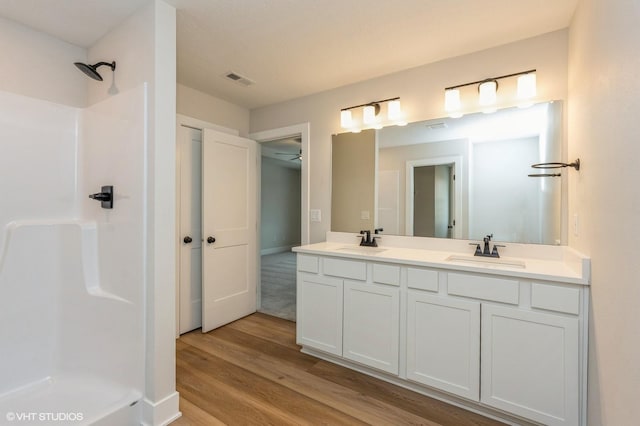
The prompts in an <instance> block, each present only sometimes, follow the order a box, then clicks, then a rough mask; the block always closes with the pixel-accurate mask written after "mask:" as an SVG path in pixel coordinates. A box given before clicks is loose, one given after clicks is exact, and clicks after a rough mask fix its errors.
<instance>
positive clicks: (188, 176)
mask: <svg viewBox="0 0 640 426" xmlns="http://www.w3.org/2000/svg"><path fill="white" fill-rule="evenodd" d="M178 147H179V148H178V149H179V160H180V190H179V208H180V225H179V229H180V235H179V238H180V241H179V247H180V249H179V255H180V285H179V298H178V299H179V309H178V311H179V317H178V331H179V333H180V334H182V333H186V332H188V331H191V330H194V329H196V328H199V327H200V326H201V324H202V206H201V204H202V203H201V181H202V177H201V168H202V130H200V129H194V128H190V127H185V126H178Z"/></svg>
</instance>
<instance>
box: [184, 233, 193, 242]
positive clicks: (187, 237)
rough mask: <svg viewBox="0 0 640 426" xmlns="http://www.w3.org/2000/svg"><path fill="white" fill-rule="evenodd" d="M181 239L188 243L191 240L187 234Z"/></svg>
mask: <svg viewBox="0 0 640 426" xmlns="http://www.w3.org/2000/svg"><path fill="white" fill-rule="evenodd" d="M182 241H184V243H185V244H189V243H190V242H191V241H193V239H192V238H191V237H190V236H188V235H187V236H186V237H184V239H183V240H182Z"/></svg>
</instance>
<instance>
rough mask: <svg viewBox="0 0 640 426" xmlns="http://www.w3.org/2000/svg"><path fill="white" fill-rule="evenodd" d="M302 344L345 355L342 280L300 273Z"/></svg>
mask: <svg viewBox="0 0 640 426" xmlns="http://www.w3.org/2000/svg"><path fill="white" fill-rule="evenodd" d="M296 320H297V324H296V329H297V337H298V339H297V340H298V344H299V345H305V346H309V347H312V348H315V349H319V350H321V351H324V352H328V353H331V354H334V355H342V280H340V279H336V278H327V277H321V276H318V275H315V274H305V273H298V287H297V314H296Z"/></svg>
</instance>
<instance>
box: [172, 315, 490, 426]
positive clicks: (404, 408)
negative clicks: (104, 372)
mask: <svg viewBox="0 0 640 426" xmlns="http://www.w3.org/2000/svg"><path fill="white" fill-rule="evenodd" d="M176 350H177V354H176V364H177V365H176V369H177V371H176V373H177V390H178V392H180V410H181V411H182V417H181V418H180V419H178V420H177V421H175V422H174V423H172V424H173V425H176V426H184V425H194V426H195V425H207V426H209V425H225V424H226V425H320V424H325V425H359V424H370V425H443V426H444V425H446V426H449V425H450V426H466V425H469V426H470V425H481V426H485V425H499V424H501V423H499V422H496V421H494V420H491V419H487V418H485V417H482V416H480V415H477V414H474V413H471V412H468V411H465V410H462V409H460V408H457V407H453V406H450V405H448V404H445V403H442V402H440V401H436V400H434V399H431V398H428V397H426V396H422V395H419V394H417V393H415V392H411V391H409V390H406V389H403V388H400V387H398V386H395V385H392V384H389V383H386V382H383V381H381V380H378V379H375V378H372V377H369V376H366V375H363V374H360V373H357V372H354V371H352V370H349V369H347V368H344V367H340V366H337V365H334V364H332V363H329V362H326V361H322V360H319V359H317V358H314V357H311V356H308V355H305V354H302V353H301V352H300V347H299V346H297V345H296V344H295V323H293V322H290V321H286V320H282V319H279V318H275V317H271V316H268V315H264V314H260V313H256V314H253V315H250V316H248V317H246V318H243V319H241V320H238V321H236V322H233V323H231V324H229V325H226V326H224V327H221V328H219V329H217V330H213V331H211V332H209V333H207V334H202V332H201V331H200V330H194V331H192V332H190V333H187V334H184V335H182V336H181V337H180V339H178V341H177V343H176Z"/></svg>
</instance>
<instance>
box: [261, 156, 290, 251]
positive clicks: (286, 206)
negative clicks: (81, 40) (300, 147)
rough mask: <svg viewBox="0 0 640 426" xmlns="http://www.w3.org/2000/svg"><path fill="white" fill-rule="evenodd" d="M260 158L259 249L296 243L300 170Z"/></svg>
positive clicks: (288, 245) (267, 158)
mask: <svg viewBox="0 0 640 426" xmlns="http://www.w3.org/2000/svg"><path fill="white" fill-rule="evenodd" d="M282 163H284V161H282V160H276V159H273V158H269V157H262V167H261V185H262V190H261V197H260V199H261V207H260V209H261V212H260V234H261V235H260V248H261V249H262V250H263V251H264V250H265V249H267V250H268V249H273V248H278V247H291V246H294V245H299V244H300V169H294V168H291V167H287V165H283V164H282Z"/></svg>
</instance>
